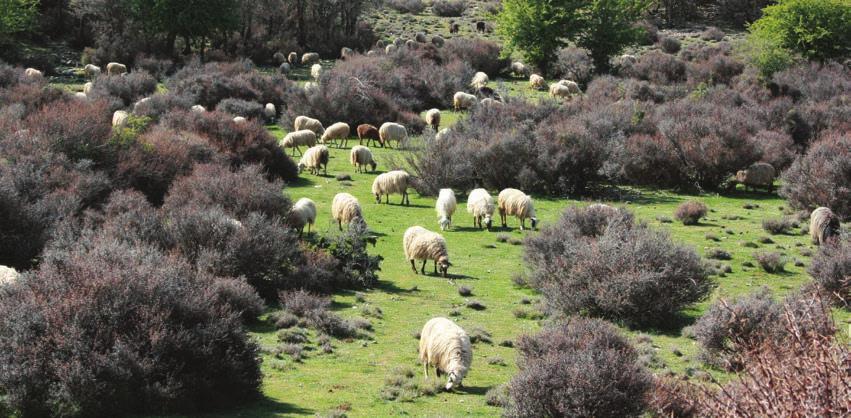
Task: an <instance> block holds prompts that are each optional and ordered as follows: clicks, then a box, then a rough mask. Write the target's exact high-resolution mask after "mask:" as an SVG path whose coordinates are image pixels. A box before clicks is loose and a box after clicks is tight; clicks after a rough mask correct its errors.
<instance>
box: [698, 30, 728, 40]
mask: <svg viewBox="0 0 851 418" xmlns="http://www.w3.org/2000/svg"><path fill="white" fill-rule="evenodd" d="M724 36H725V35H724V31H722V30H721V29H718V28H717V27H716V26H710V27H708V28H706V30H704V31H703V32H702V33H701V34H700V39H703V40H704V41H715V42H721V41H722V40H724Z"/></svg>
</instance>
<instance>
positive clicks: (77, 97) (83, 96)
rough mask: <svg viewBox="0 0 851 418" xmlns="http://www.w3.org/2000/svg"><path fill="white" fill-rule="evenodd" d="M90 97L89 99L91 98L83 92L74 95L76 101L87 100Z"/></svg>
mask: <svg viewBox="0 0 851 418" xmlns="http://www.w3.org/2000/svg"><path fill="white" fill-rule="evenodd" d="M88 97H89V96H86V93H83V92H81V91H78V92H76V93H74V98H75V99H79V100H86V99H87V98H88Z"/></svg>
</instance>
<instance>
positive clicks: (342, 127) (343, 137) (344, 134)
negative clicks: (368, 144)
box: [322, 122, 352, 147]
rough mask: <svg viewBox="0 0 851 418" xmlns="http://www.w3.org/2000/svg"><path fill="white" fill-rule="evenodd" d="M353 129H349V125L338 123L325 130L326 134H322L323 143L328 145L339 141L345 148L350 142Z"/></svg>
mask: <svg viewBox="0 0 851 418" xmlns="http://www.w3.org/2000/svg"><path fill="white" fill-rule="evenodd" d="M351 131H352V130H351V128H349V124H348V123H344V122H337V123H335V124H333V125H331V126H329V127H328V129H326V130H325V133H324V134H322V143H323V144H327V143H329V142H331V143H333V142H336V141H337V140H338V139H339V140H340V144H341V145H342V146H343V147H345V146H346V144H347V143H348V141H349V133H350V132H351Z"/></svg>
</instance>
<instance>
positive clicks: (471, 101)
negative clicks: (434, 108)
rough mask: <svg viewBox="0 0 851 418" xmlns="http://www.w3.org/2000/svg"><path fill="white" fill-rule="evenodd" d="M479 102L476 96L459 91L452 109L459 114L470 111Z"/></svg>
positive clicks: (454, 98) (453, 101) (454, 97)
mask: <svg viewBox="0 0 851 418" xmlns="http://www.w3.org/2000/svg"><path fill="white" fill-rule="evenodd" d="M477 102H478V99H476V96H474V95H472V94H469V93H464V92H463V91H459V92H457V93H455V96H453V98H452V108H453V109H454V110H455V111H456V112H457V111H459V110H463V109H469V108H471V107H473V106H474V105H475V104H476V103H477Z"/></svg>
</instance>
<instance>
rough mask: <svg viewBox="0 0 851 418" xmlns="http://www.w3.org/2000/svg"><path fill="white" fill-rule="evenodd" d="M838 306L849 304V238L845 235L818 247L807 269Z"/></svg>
mask: <svg viewBox="0 0 851 418" xmlns="http://www.w3.org/2000/svg"><path fill="white" fill-rule="evenodd" d="M807 271H808V272H809V273H810V275H811V276H813V280H815V282H816V283H817V284H818V285H819V286H820V287H821V288H822V289H823V290H824V291H826V292H827V293H828V294H829V295H830V298H831V299H832V300H833V301H835V302H836V303H837V304H838V305H839V306H843V307H845V308H846V309H848V307H849V306H851V239H849V237H848V236H845V237H843V238H841V239H835V240H832V241H831V242H829V243H827V244H826V245H822V246H821V248H819V252H818V254H817V255H816V256H815V257H814V258H813V262H812V264H811V265H810V268H809V269H808V270H807Z"/></svg>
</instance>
